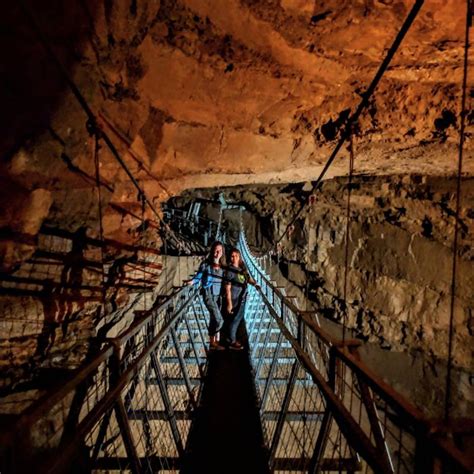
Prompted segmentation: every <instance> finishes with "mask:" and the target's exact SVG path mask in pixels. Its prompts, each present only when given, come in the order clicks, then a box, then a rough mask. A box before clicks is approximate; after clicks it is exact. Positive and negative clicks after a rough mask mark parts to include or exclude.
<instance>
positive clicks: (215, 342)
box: [188, 241, 225, 350]
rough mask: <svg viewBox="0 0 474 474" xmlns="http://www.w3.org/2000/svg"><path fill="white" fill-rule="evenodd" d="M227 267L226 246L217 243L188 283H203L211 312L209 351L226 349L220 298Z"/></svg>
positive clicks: (207, 306) (204, 293) (205, 301)
mask: <svg viewBox="0 0 474 474" xmlns="http://www.w3.org/2000/svg"><path fill="white" fill-rule="evenodd" d="M223 266H225V258H224V246H223V245H222V243H221V242H219V241H216V242H214V243H213V244H212V245H211V249H210V251H209V254H208V256H207V258H206V260H204V262H202V263H201V266H200V267H199V270H198V272H197V274H196V276H195V277H194V278H193V279H192V280H190V281H189V282H188V284H189V285H195V284H197V283H199V282H202V289H201V294H202V297H203V300H204V304H205V305H206V308H207V310H208V311H209V326H208V332H209V349H210V350H223V349H224V347H223V346H221V345H220V344H219V331H220V330H221V329H222V325H223V324H224V318H223V317H222V313H221V310H220V306H221V305H220V298H221V287H222V278H223V273H224V269H223Z"/></svg>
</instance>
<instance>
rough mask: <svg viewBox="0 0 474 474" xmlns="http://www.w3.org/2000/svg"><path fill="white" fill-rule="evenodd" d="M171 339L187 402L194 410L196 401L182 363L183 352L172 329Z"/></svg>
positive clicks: (184, 364)
mask: <svg viewBox="0 0 474 474" xmlns="http://www.w3.org/2000/svg"><path fill="white" fill-rule="evenodd" d="M170 334H171V339H172V340H173V344H174V347H175V349H176V354H177V355H178V360H179V366H180V367H181V372H182V373H183V378H184V383H185V385H186V390H187V391H188V395H189V400H190V402H191V404H192V406H193V407H194V408H196V400H194V394H193V388H192V386H191V381H190V380H189V375H188V370H187V368H186V363H185V362H184V357H183V352H182V351H181V347H180V346H179V343H178V338H177V337H176V331H175V328H174V327H171V328H170Z"/></svg>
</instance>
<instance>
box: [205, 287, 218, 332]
mask: <svg viewBox="0 0 474 474" xmlns="http://www.w3.org/2000/svg"><path fill="white" fill-rule="evenodd" d="M201 294H202V298H203V300H204V304H205V305H206V308H207V310H208V311H209V326H208V332H209V336H215V335H216V334H217V333H218V332H219V331H220V330H221V328H222V325H223V324H224V318H223V317H222V313H221V310H220V309H219V299H220V296H219V295H213V294H212V288H203V290H202V293H201Z"/></svg>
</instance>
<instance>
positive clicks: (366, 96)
mask: <svg viewBox="0 0 474 474" xmlns="http://www.w3.org/2000/svg"><path fill="white" fill-rule="evenodd" d="M423 3H424V0H416V1H415V4H414V5H413V7H412V9H411V10H410V13H409V14H408V16H407V18H406V19H405V22H404V23H403V25H402V27H401V28H400V31H399V32H398V34H397V36H396V37H395V40H394V42H393V43H392V45H391V46H390V49H389V50H388V52H387V55H386V56H385V58H384V60H383V61H382V64H381V65H380V67H379V69H378V70H377V73H376V74H375V76H374V78H373V79H372V82H371V83H370V85H369V87H368V88H367V90H366V91H365V92H364V93H363V94H362V100H361V101H360V103H359V105H358V107H357V109H356V111H355V112H354V113H353V114H352V115H351V116H349V118H348V119H347V122H346V125H345V127H344V130H343V132H342V135H341V138H340V139H339V141H338V143H337V144H336V147H335V148H334V150H333V152H332V153H331V155H330V156H329V158H328V160H327V161H326V163H325V165H324V167H323V169H322V171H321V173H320V174H319V176H318V177H317V179H316V180H315V181H311V185H312V187H311V191H309V193H308V196H307V197H306V199H305V200H304V201H303V202H302V203H301V204H300V207H299V209H298V211H297V212H296V214H295V215H294V216H293V219H292V220H291V221H290V222H289V224H288V225H287V226H286V228H285V230H284V231H283V234H282V235H281V236H280V237H279V238H278V239H277V240H276V242H275V246H276V245H278V244H279V243H280V242H281V241H282V240H283V238H284V237H285V235H286V234H287V233H288V230H289V229H290V227H292V226H293V225H294V224H295V222H296V220H297V219H298V217H299V216H300V215H301V213H302V212H303V209H304V208H305V207H306V204H307V203H308V200H309V196H310V195H311V194H312V193H314V192H315V191H317V190H319V189H320V187H321V183H322V181H323V179H324V176H325V175H326V173H327V171H328V170H329V168H330V167H331V165H332V163H333V162H334V160H335V159H336V156H337V155H338V153H339V151H340V150H341V148H342V145H343V144H344V142H345V141H346V140H347V139H348V138H349V136H350V134H351V131H352V129H353V126H354V124H355V123H357V120H358V119H359V117H360V114H361V113H362V111H363V110H364V109H365V108H366V107H367V106H368V105H369V100H370V98H371V97H372V95H373V93H374V91H375V89H376V87H377V85H378V83H379V82H380V79H381V78H382V76H383V75H384V73H385V71H386V70H387V68H388V66H389V65H390V62H391V61H392V59H393V57H394V55H395V53H396V52H397V50H398V48H399V46H400V44H401V42H402V41H403V39H404V37H405V35H406V34H407V32H408V30H409V29H410V27H411V25H412V23H413V21H414V20H415V18H416V16H417V15H418V12H419V11H420V9H421V7H422V5H423Z"/></svg>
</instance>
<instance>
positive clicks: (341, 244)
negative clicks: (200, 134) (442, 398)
mask: <svg viewBox="0 0 474 474" xmlns="http://www.w3.org/2000/svg"><path fill="white" fill-rule="evenodd" d="M346 183H347V181H346V180H345V179H335V180H330V181H328V182H325V183H324V184H323V186H322V188H321V191H319V192H317V193H315V195H314V202H313V204H312V205H310V206H308V207H306V209H305V211H304V212H303V213H302V215H301V216H300V218H299V219H298V220H297V221H296V222H295V225H294V230H293V232H292V233H291V235H290V237H289V238H285V239H284V240H283V241H282V246H281V251H280V254H279V256H278V259H279V265H280V268H281V270H282V272H283V273H284V275H285V276H286V277H287V278H288V280H290V281H291V282H292V283H294V284H295V285H297V286H298V287H300V289H302V290H303V291H304V292H305V293H307V294H308V296H309V299H310V300H311V301H312V303H313V305H314V307H315V308H316V309H318V311H319V312H320V313H322V314H323V315H325V316H326V317H328V318H330V319H332V320H335V321H339V322H340V323H342V322H343V320H344V317H345V318H346V319H345V322H346V324H347V326H348V327H350V328H353V329H355V330H356V331H357V334H358V335H359V336H360V337H362V338H364V339H366V340H368V341H371V342H377V343H379V344H380V345H381V346H382V347H386V348H391V349H393V350H397V351H400V350H405V351H421V352H423V353H425V354H427V355H431V356H432V357H433V358H435V359H446V358H447V350H448V328H449V318H450V288H451V274H452V255H453V252H452V241H453V231H454V217H453V216H454V189H455V181H454V180H453V179H447V178H427V177H422V176H419V175H404V176H392V177H380V178H374V177H357V178H356V179H355V182H354V184H353V189H352V191H351V213H350V223H349V246H348V261H347V294H346V298H344V281H345V268H346V265H345V235H346V212H347V210H346V207H347V185H346ZM226 196H227V198H228V199H230V200H233V201H238V202H241V203H242V204H244V205H245V206H246V207H247V209H248V210H249V211H250V212H251V213H254V214H255V215H256V216H258V219H261V223H263V224H261V225H262V227H263V228H261V229H260V230H259V236H258V238H257V239H256V240H257V243H260V242H262V240H261V235H263V236H267V238H269V239H270V240H273V241H274V240H275V239H276V238H277V236H280V235H281V234H282V232H283V230H284V229H285V228H286V226H287V224H288V223H289V221H290V219H291V218H292V216H293V215H294V214H295V212H296V210H297V209H298V208H299V203H300V202H301V200H302V193H301V186H293V185H288V186H285V187H278V186H275V187H260V188H258V187H256V188H241V189H240V190H227V191H226ZM473 206H474V187H473V181H472V180H471V179H466V180H464V181H463V195H462V209H461V214H460V220H459V228H460V233H459V236H460V239H459V252H458V255H459V258H458V260H457V273H456V299H455V305H454V326H455V332H454V347H453V351H454V363H455V364H456V365H457V366H458V367H463V368H465V369H468V370H469V369H471V368H472V362H473V352H472V340H473V339H472V336H473V331H474V319H473V314H472V308H473V307H474V299H473V293H472V288H473V285H474V261H473V260H474V250H473V231H474V211H473ZM260 234H261V235H260ZM264 245H266V244H264ZM257 250H265V249H262V248H261V247H260V248H257ZM346 307H347V312H346V311H345V308H346ZM345 315H346V316H345Z"/></svg>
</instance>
